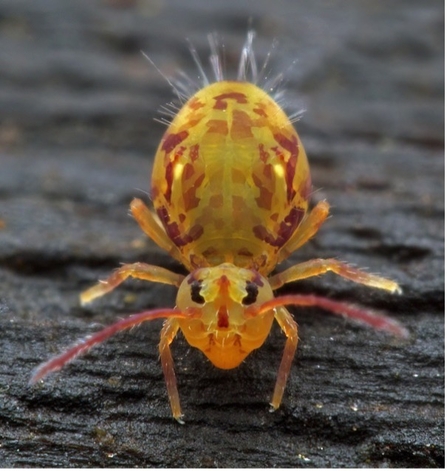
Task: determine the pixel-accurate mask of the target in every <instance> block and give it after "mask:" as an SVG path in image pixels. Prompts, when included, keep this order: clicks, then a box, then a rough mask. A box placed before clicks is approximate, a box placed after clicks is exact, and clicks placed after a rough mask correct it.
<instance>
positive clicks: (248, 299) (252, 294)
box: [242, 281, 259, 306]
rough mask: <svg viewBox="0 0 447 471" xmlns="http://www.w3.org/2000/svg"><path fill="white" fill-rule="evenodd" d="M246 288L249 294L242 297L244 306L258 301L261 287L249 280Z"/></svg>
mask: <svg viewBox="0 0 447 471" xmlns="http://www.w3.org/2000/svg"><path fill="white" fill-rule="evenodd" d="M245 290H246V291H247V296H245V297H244V298H243V299H242V304H243V305H244V306H247V305H248V304H253V303H254V302H255V301H256V299H257V297H258V292H259V289H258V286H257V284H256V283H253V282H252V281H247V286H246V287H245Z"/></svg>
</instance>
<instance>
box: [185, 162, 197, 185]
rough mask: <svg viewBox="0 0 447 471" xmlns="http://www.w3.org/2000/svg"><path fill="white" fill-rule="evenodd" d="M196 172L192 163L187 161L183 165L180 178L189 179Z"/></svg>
mask: <svg viewBox="0 0 447 471" xmlns="http://www.w3.org/2000/svg"><path fill="white" fill-rule="evenodd" d="M195 173H196V171H195V169H194V165H192V164H190V163H187V164H185V166H184V167H183V173H182V180H183V181H185V180H189V179H190V178H191V177H192V176H193V175H194V174H195Z"/></svg>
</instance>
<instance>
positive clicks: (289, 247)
mask: <svg viewBox="0 0 447 471" xmlns="http://www.w3.org/2000/svg"><path fill="white" fill-rule="evenodd" d="M328 215H329V203H327V202H326V201H320V202H319V203H318V204H317V205H316V206H315V208H314V209H312V211H311V212H310V214H308V215H307V217H306V218H305V219H304V220H303V222H302V223H301V224H300V226H299V227H298V229H297V231H296V232H295V233H294V234H293V235H292V237H291V238H290V239H289V240H288V241H287V242H286V244H285V245H284V247H283V248H282V249H281V251H280V252H279V257H278V263H279V262H281V261H283V260H285V259H286V258H287V257H288V256H289V255H290V254H291V253H292V252H295V250H297V249H298V248H299V247H301V246H302V245H304V244H305V243H306V242H307V241H308V240H309V239H310V238H312V237H313V236H314V235H315V234H316V233H317V231H318V229H319V228H320V226H321V225H322V224H323V222H324V221H325V220H326V218H327V217H328Z"/></svg>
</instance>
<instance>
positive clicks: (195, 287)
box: [191, 280, 205, 304]
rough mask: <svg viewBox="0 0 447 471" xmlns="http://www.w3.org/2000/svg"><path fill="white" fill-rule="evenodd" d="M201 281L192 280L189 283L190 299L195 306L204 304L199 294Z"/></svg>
mask: <svg viewBox="0 0 447 471" xmlns="http://www.w3.org/2000/svg"><path fill="white" fill-rule="evenodd" d="M201 289H202V280H194V281H193V282H192V283H191V299H192V300H193V301H194V302H195V303H197V304H204V303H205V298H204V297H203V296H202V295H201V294H200V290H201Z"/></svg>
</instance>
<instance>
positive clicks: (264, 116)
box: [253, 108, 267, 118]
mask: <svg viewBox="0 0 447 471" xmlns="http://www.w3.org/2000/svg"><path fill="white" fill-rule="evenodd" d="M253 112H254V113H256V114H258V115H259V116H262V117H263V118H267V113H266V112H265V111H264V110H263V109H262V108H253Z"/></svg>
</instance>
